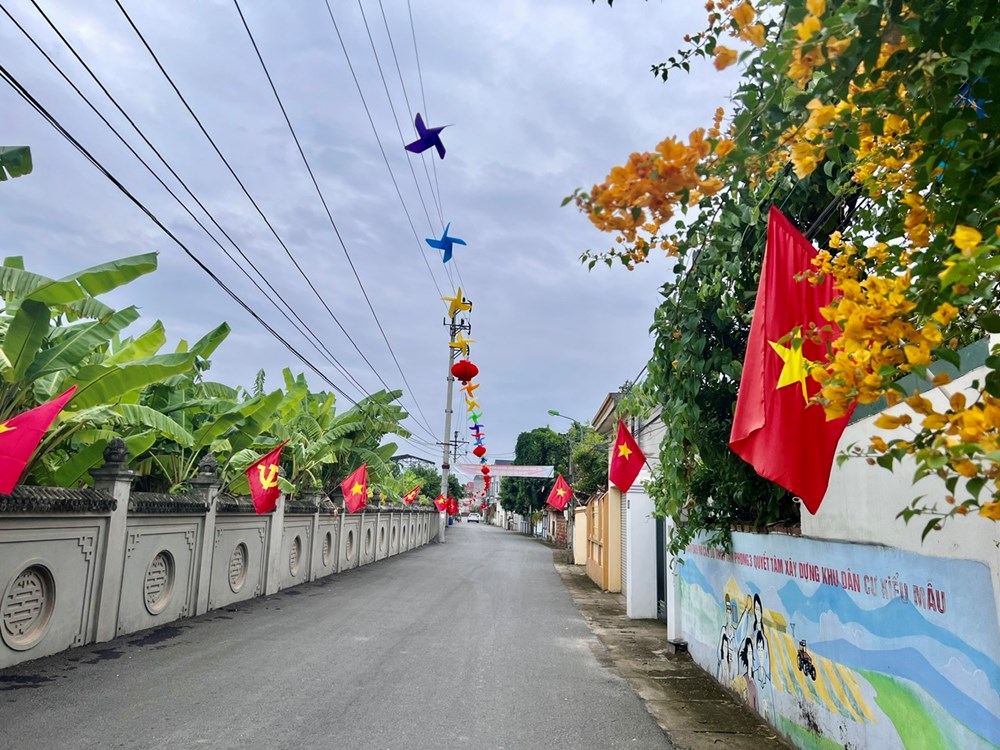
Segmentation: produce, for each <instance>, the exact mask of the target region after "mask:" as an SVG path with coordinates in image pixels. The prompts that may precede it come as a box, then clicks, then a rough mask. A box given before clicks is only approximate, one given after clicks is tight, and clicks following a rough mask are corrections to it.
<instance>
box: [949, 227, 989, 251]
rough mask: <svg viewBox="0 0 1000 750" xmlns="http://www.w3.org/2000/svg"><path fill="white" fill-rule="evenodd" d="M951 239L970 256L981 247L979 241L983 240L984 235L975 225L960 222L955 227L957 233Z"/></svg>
mask: <svg viewBox="0 0 1000 750" xmlns="http://www.w3.org/2000/svg"><path fill="white" fill-rule="evenodd" d="M951 241H952V242H954V243H955V247H957V248H958V249H959V250H961V251H962V255H965V256H968V255H969V254H971V253H972V251H973V250H975V249H976V248H977V247H979V243H980V242H982V241H983V235H981V234H980V233H979V230H977V229H975V228H973V227H967V226H965V225H964V224H959V225H958V226H957V227H955V233H954V234H953V235H951Z"/></svg>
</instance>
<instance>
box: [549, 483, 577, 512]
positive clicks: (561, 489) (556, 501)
mask: <svg viewBox="0 0 1000 750" xmlns="http://www.w3.org/2000/svg"><path fill="white" fill-rule="evenodd" d="M572 497H573V490H571V489H570V487H569V485H568V484H567V483H566V480H565V479H563V475H562V474H560V475H559V476H558V477H557V478H556V483H555V485H554V486H553V487H552V492H550V493H549V499H548V501H547V502H548V504H549V505H551V506H552V507H553V508H555V509H556V510H563V509H564V508H565V507H566V505H567V504H568V503H569V501H570V500H571V499H572Z"/></svg>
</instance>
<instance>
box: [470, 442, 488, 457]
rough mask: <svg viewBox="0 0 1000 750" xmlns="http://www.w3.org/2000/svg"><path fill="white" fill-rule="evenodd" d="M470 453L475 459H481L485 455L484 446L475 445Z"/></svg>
mask: <svg viewBox="0 0 1000 750" xmlns="http://www.w3.org/2000/svg"><path fill="white" fill-rule="evenodd" d="M472 453H473V455H475V456H476V458H482V457H483V456H485V455H486V446H484V445H477V446H476V447H475V448H473V449H472Z"/></svg>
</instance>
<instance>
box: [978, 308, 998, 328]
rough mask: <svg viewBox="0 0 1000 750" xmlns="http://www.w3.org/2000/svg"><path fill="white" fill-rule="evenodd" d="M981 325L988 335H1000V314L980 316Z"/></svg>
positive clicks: (991, 313) (993, 313)
mask: <svg viewBox="0 0 1000 750" xmlns="http://www.w3.org/2000/svg"><path fill="white" fill-rule="evenodd" d="M979 325H980V326H982V328H983V330H984V331H986V332H987V333H1000V314H998V313H995V312H990V313H986V314H985V315H980V316H979Z"/></svg>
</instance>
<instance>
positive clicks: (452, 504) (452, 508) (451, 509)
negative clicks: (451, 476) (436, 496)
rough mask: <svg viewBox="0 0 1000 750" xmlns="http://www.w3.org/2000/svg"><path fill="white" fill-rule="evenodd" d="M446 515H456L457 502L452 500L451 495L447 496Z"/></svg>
mask: <svg viewBox="0 0 1000 750" xmlns="http://www.w3.org/2000/svg"><path fill="white" fill-rule="evenodd" d="M448 515H449V516H457V515H458V500H456V499H455V498H453V497H452V496H451V495H449V496H448Z"/></svg>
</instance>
